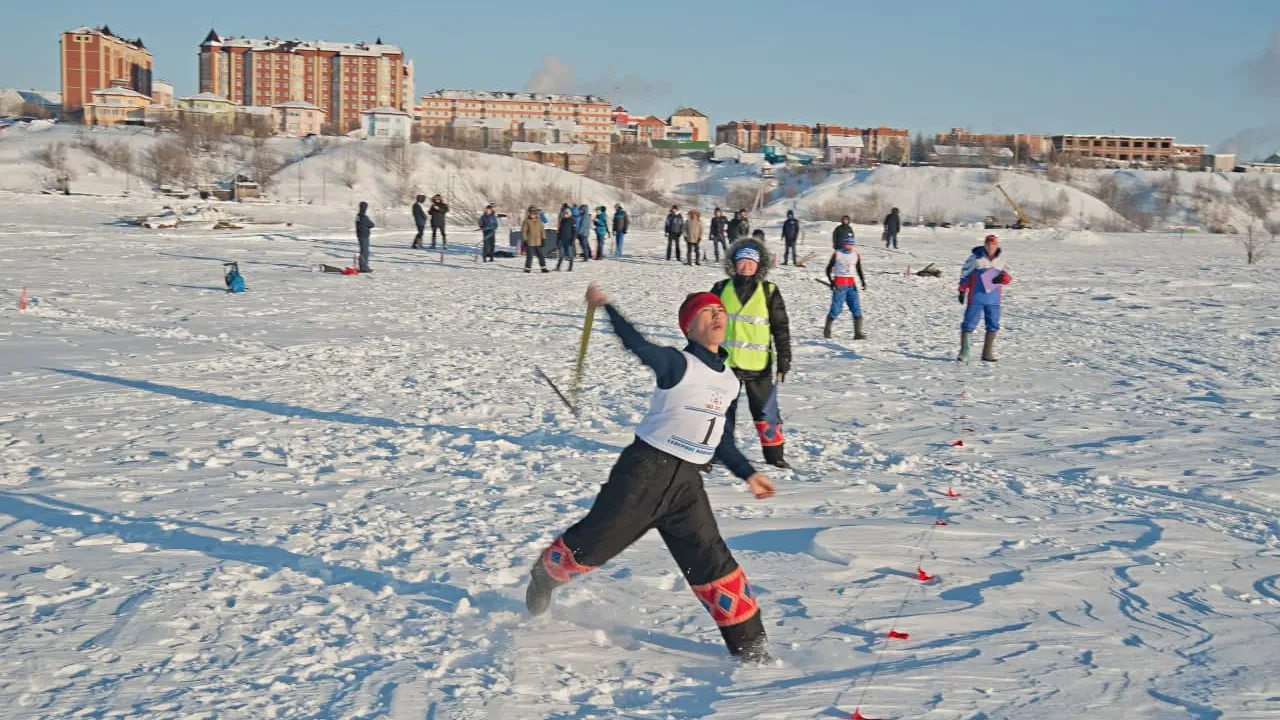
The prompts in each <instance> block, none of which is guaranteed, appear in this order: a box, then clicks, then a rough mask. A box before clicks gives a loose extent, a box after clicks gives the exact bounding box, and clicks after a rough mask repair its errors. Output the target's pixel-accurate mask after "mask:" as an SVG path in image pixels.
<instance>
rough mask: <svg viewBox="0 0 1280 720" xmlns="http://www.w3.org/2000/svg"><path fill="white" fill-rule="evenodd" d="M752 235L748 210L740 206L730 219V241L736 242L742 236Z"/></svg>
mask: <svg viewBox="0 0 1280 720" xmlns="http://www.w3.org/2000/svg"><path fill="white" fill-rule="evenodd" d="M750 235H751V220H749V219H748V218H747V211H746V210H743V209H741V208H739V210H738V212H736V213H734V216H733V219H732V220H730V221H729V242H730V243H735V242H737V241H739V240H741V239H742V238H745V237H748V236H750Z"/></svg>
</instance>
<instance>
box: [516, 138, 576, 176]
mask: <svg viewBox="0 0 1280 720" xmlns="http://www.w3.org/2000/svg"><path fill="white" fill-rule="evenodd" d="M590 155H591V146H589V145H587V144H586V143H531V142H513V143H511V157H514V158H519V159H521V160H528V161H529V162H536V163H538V164H541V165H549V166H551V167H554V168H560V169H561V170H568V171H569V172H572V173H578V174H582V173H585V172H586V171H587V161H588V158H589V157H590Z"/></svg>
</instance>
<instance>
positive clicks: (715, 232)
mask: <svg viewBox="0 0 1280 720" xmlns="http://www.w3.org/2000/svg"><path fill="white" fill-rule="evenodd" d="M728 233H729V218H727V217H725V216H724V211H723V210H721V209H720V208H716V209H715V213H713V214H712V216H711V249H712V250H713V251H714V252H715V254H716V262H720V251H721V250H723V251H724V252H725V253H726V254H727V253H728V252H729V249H728V248H729V246H728V243H727V242H725V238H726V237H727V236H728ZM704 254H705V253H704Z"/></svg>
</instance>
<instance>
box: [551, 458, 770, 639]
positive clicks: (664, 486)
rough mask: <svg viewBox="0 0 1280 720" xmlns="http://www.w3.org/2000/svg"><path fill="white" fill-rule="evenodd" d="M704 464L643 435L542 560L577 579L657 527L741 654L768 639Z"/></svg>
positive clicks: (556, 573)
mask: <svg viewBox="0 0 1280 720" xmlns="http://www.w3.org/2000/svg"><path fill="white" fill-rule="evenodd" d="M702 469H703V467H702V466H700V465H694V464H692V463H689V462H686V461H683V460H680V459H678V458H676V457H674V456H672V455H668V454H667V453H664V452H661V451H660V450H657V449H655V448H654V447H652V446H651V445H649V444H647V443H645V442H644V441H642V440H640V439H638V438H637V439H636V440H635V441H634V442H632V443H631V445H629V446H628V447H627V448H626V449H625V450H623V451H622V455H620V456H619V457H618V461H617V462H616V463H615V464H614V466H613V470H611V471H610V472H609V480H608V482H606V483H605V484H604V485H603V486H602V487H601V488H600V494H599V495H597V496H596V500H595V503H594V504H593V505H592V506H591V510H590V511H589V512H588V513H587V516H586V517H584V518H582V519H581V520H579V521H578V522H577V523H575V524H574V525H573V526H572V527H570V528H569V529H568V530H566V531H565V532H564V534H563V535H561V536H560V537H559V538H558V539H557V540H556V541H555V543H554V544H553V545H552V546H551V547H550V548H548V549H547V551H546V552H545V553H544V554H543V563H544V564H545V565H546V566H547V569H548V572H549V573H550V574H551V575H552V577H556V578H557V579H558V580H568V579H572V578H573V577H576V576H577V575H580V574H582V573H585V572H588V571H590V570H592V569H594V568H597V567H599V566H601V565H603V564H605V563H606V562H608V561H609V560H610V559H611V558H613V557H614V556H615V555H617V554H618V553H620V552H622V551H623V550H625V549H626V548H627V547H628V546H630V545H631V544H632V543H634V542H635V541H637V540H639V539H640V537H641V536H642V535H644V534H645V533H647V532H649V530H650V529H657V531H658V533H659V534H660V535H662V541H663V542H664V543H666V545H667V550H669V551H670V552H671V557H672V558H674V559H675V561H676V565H677V566H678V567H679V568H680V571H681V572H682V573H684V577H685V579H686V580H688V581H689V585H690V587H691V588H692V589H693V592H694V594H695V595H697V596H698V598H699V599H700V600H701V601H702V603H703V606H704V607H705V608H706V609H707V611H708V612H710V613H711V616H712V618H713V619H714V620H715V621H716V624H717V625H718V626H719V627H720V634H721V635H722V636H724V642H725V645H726V646H728V648H729V652H730V653H732V654H734V655H737V654H740V653H741V652H742V651H743V650H745V649H747V648H750V647H751V646H753V645H756V644H758V643H760V642H762V641H763V640H764V634H765V632H764V623H763V621H761V619H760V608H759V605H758V604H757V603H756V598H755V593H754V592H753V591H752V589H751V586H750V584H749V583H748V582H747V578H746V575H745V574H744V573H743V572H742V568H740V567H739V566H738V563H737V561H736V560H734V559H733V553H731V552H730V551H729V547H728V546H727V545H725V543H724V538H722V537H721V536H720V529H719V528H718V527H717V526H716V519H715V516H714V515H713V514H712V512H711V502H710V501H709V500H707V492H706V490H705V489H704V488H703V486H702V474H701V471H702ZM566 554H567V555H568V557H566Z"/></svg>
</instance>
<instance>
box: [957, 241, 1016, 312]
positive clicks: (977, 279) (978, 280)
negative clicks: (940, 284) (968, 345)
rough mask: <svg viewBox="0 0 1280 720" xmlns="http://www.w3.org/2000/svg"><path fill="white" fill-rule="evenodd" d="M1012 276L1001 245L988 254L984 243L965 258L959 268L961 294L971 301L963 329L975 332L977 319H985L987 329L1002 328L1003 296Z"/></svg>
mask: <svg viewBox="0 0 1280 720" xmlns="http://www.w3.org/2000/svg"><path fill="white" fill-rule="evenodd" d="M1012 280H1013V278H1012V277H1011V276H1010V275H1009V273H1008V272H1007V271H1005V269H1004V258H1003V257H1001V250H1000V248H996V253H995V255H994V256H992V257H987V249H986V248H985V247H983V246H981V245H979V246H978V247H976V248H974V249H973V254H971V255H970V256H969V258H968V259H967V260H965V261H964V267H963V268H962V269H961V270H960V285H959V287H958V288H957V290H959V292H960V295H961V296H962V297H963V296H967V299H968V304H967V305H966V306H965V309H964V321H963V322H962V323H961V324H960V329H961V330H963V331H964V332H973V331H974V330H976V329H977V328H978V322H979V321H983V322H984V323H985V325H986V328H987V332H998V331H999V330H1000V300H1001V298H1002V296H1003V293H1004V286H1005V285H1008V284H1009V283H1010V282H1011V281H1012Z"/></svg>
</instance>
